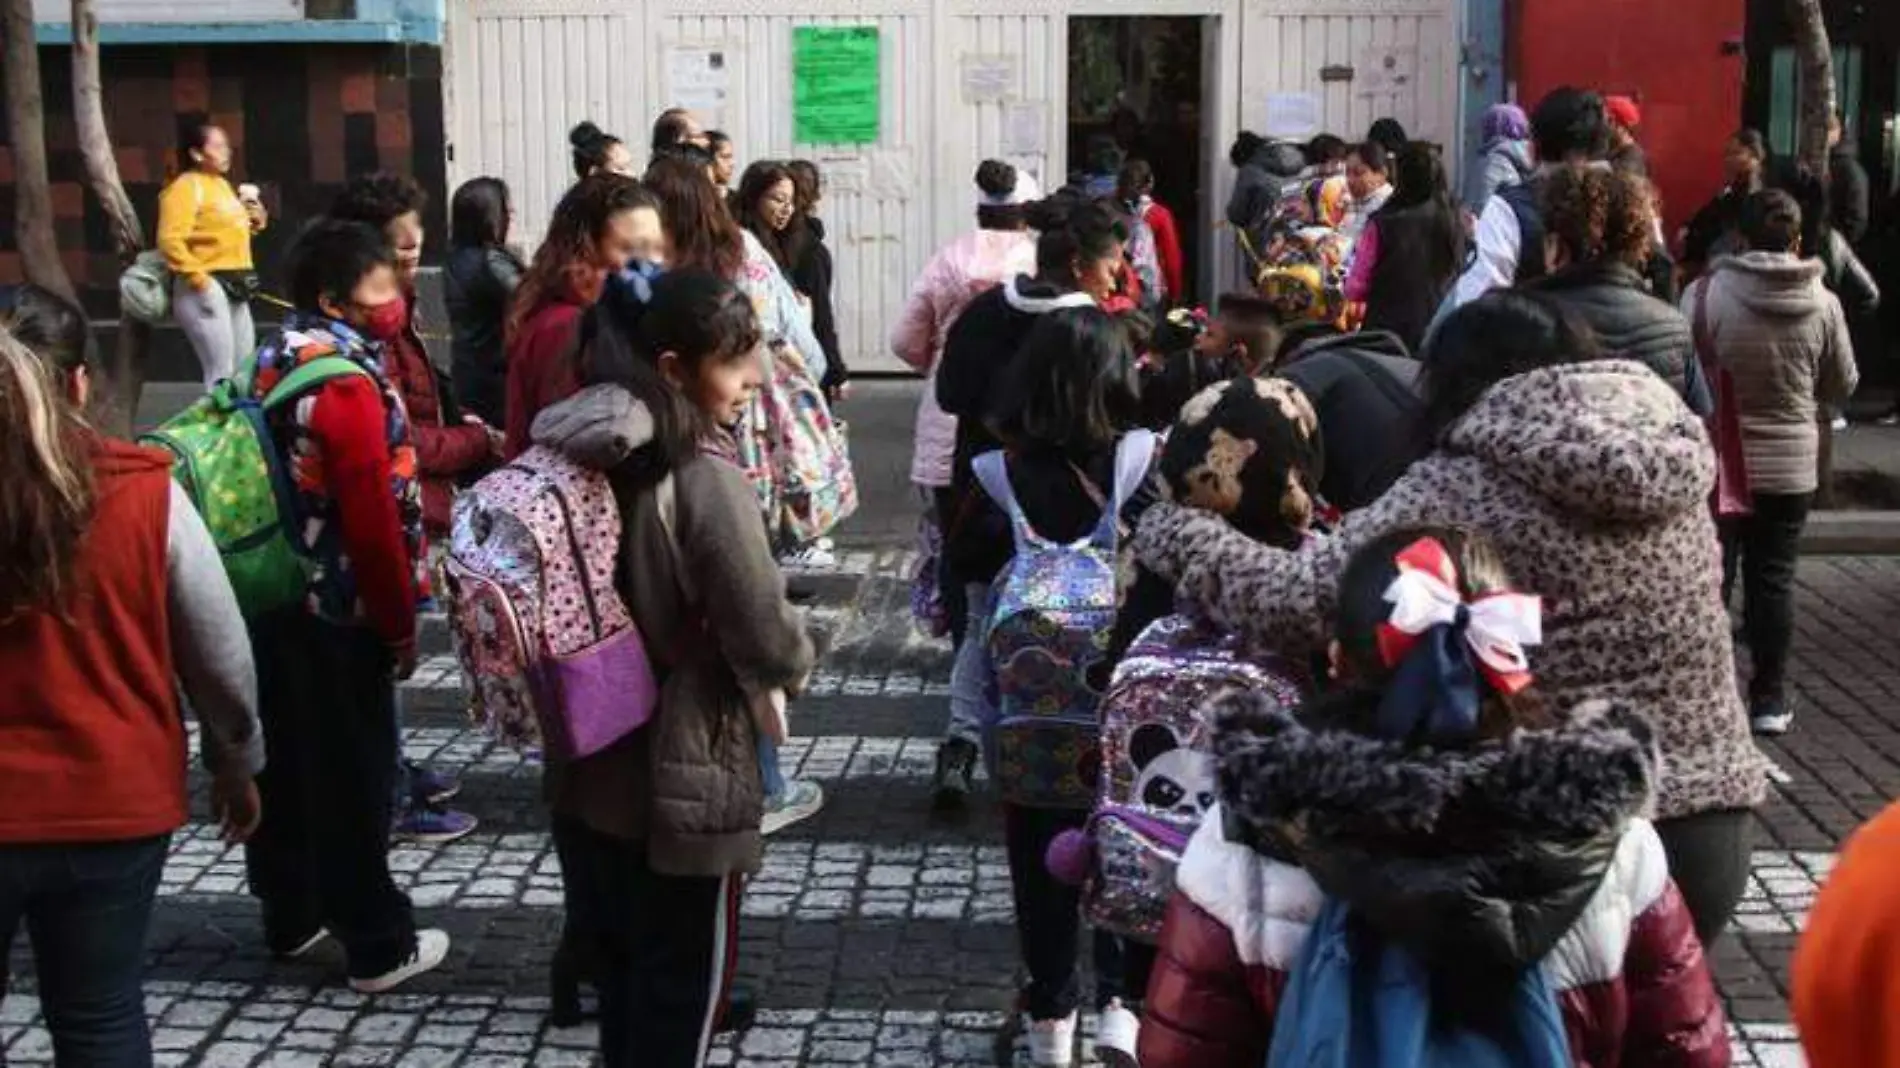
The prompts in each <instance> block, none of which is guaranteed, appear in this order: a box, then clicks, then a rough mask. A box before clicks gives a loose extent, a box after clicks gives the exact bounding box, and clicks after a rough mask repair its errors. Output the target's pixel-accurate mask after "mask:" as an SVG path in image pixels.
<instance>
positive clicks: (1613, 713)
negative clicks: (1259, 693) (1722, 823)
mask: <svg viewBox="0 0 1900 1068" xmlns="http://www.w3.org/2000/svg"><path fill="white" fill-rule="evenodd" d="M1214 752H1215V757H1216V760H1217V762H1218V766H1219V772H1220V796H1221V805H1222V811H1223V814H1224V819H1225V821H1226V826H1225V829H1226V833H1227V837H1228V838H1229V839H1230V840H1233V841H1241V842H1245V843H1246V844H1248V845H1249V846H1251V847H1252V848H1254V849H1255V850H1257V851H1259V852H1262V853H1265V854H1268V855H1270V856H1273V857H1276V858H1278V859H1281V860H1284V861H1286V862H1288V863H1292V864H1296V865H1298V866H1299V867H1301V868H1304V869H1305V870H1306V871H1307V872H1308V873H1310V874H1311V875H1312V877H1313V878H1314V880H1315V881H1317V882H1318V883H1319V885H1320V886H1321V887H1322V888H1323V889H1324V890H1325V891H1326V892H1327V893H1328V894H1329V895H1332V896H1335V897H1340V898H1344V899H1346V900H1347V901H1350V902H1351V903H1352V904H1353V905H1354V906H1355V909H1356V911H1357V912H1358V913H1360V914H1361V915H1362V916H1363V917H1364V918H1365V919H1367V920H1368V921H1369V922H1370V923H1371V924H1372V925H1373V926H1374V927H1375V928H1377V929H1378V930H1379V931H1380V932H1381V933H1382V934H1384V935H1385V936H1386V937H1388V938H1393V939H1396V940H1398V941H1401V942H1403V943H1405V944H1406V945H1408V946H1409V947H1410V948H1411V949H1412V950H1413V951H1414V952H1416V953H1418V954H1419V955H1420V956H1421V958H1423V959H1424V960H1426V961H1428V962H1432V963H1434V964H1438V965H1444V966H1450V967H1485V968H1493V967H1496V968H1513V969H1516V968H1523V967H1526V966H1528V965H1530V964H1532V963H1534V962H1536V961H1539V960H1541V959H1543V957H1544V956H1545V954H1547V953H1548V952H1549V951H1550V950H1551V948H1552V947H1553V946H1555V945H1556V944H1557V942H1558V940H1559V939H1561V938H1562V937H1563V935H1564V932H1565V931H1567V930H1569V928H1570V926H1571V924H1572V923H1574V922H1575V921H1576V919H1577V917H1578V916H1579V915H1580V914H1581V913H1582V911H1583V909H1584V907H1585V906H1586V905H1587V904H1588V903H1589V901H1590V899H1591V897H1592V895H1594V894H1595V892H1596V889H1597V886H1598V884H1599V883H1601V882H1602V880H1603V876H1604V873H1605V871H1606V870H1607V869H1608V867H1609V865H1610V863H1611V861H1612V860H1613V859H1614V856H1615V853H1616V849H1617V844H1618V842H1619V841H1620V839H1621V837H1622V834H1623V831H1624V829H1625V827H1626V826H1627V825H1628V823H1629V821H1630V820H1631V819H1632V818H1633V817H1636V816H1638V815H1641V814H1643V812H1644V810H1645V809H1646V808H1647V807H1648V806H1649V804H1650V801H1651V792H1652V788H1653V783H1654V780H1655V775H1656V765H1657V759H1658V758H1657V756H1656V748H1655V739H1654V737H1653V735H1652V733H1651V731H1650V728H1649V725H1648V724H1647V723H1646V722H1645V721H1644V720H1643V719H1642V718H1641V717H1640V716H1639V715H1637V714H1635V713H1634V712H1633V711H1632V710H1630V709H1628V708H1624V707H1619V706H1611V705H1609V704H1607V703H1598V704H1596V705H1593V706H1586V707H1584V708H1581V709H1579V710H1577V711H1576V712H1574V713H1573V714H1571V715H1570V716H1568V717H1566V720H1565V725H1563V726H1560V727H1557V728H1554V729H1550V730H1538V731H1528V730H1527V731H1519V732H1517V733H1516V734H1514V735H1513V736H1511V737H1510V738H1509V739H1507V740H1505V741H1502V742H1497V743H1487V744H1481V745H1478V746H1474V747H1472V748H1470V749H1465V750H1434V749H1426V748H1408V747H1407V746H1405V745H1403V744H1401V743H1397V742H1390V741H1384V740H1381V739H1376V738H1370V737H1366V736H1364V735H1359V734H1354V733H1350V732H1346V731H1341V730H1319V729H1313V728H1310V727H1309V726H1307V725H1304V724H1302V723H1301V722H1300V721H1299V720H1298V719H1297V718H1295V716H1294V715H1293V714H1292V713H1289V712H1287V711H1286V710H1284V709H1282V708H1280V707H1278V706H1275V705H1271V704H1269V703H1267V702H1264V701H1262V700H1260V699H1259V698H1257V697H1255V696H1252V695H1247V694H1239V693H1236V694H1230V695H1228V696H1226V697H1224V698H1222V699H1220V700H1219V701H1218V702H1217V703H1216V708H1215V734H1214Z"/></svg>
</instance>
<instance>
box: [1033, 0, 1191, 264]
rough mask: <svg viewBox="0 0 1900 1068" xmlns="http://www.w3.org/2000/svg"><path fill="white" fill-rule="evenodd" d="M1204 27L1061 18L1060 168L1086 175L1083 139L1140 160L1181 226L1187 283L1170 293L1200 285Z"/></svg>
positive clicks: (1078, 177) (1138, 19)
mask: <svg viewBox="0 0 1900 1068" xmlns="http://www.w3.org/2000/svg"><path fill="white" fill-rule="evenodd" d="M1204 32H1212V24H1211V23H1210V22H1209V21H1208V20H1203V19H1199V18H1193V17H1186V18H1182V17H1171V18H1158V17H1157V18H1149V17H1146V16H1094V15H1090V16H1076V17H1073V18H1070V19H1069V101H1068V106H1069V114H1068V118H1069V122H1068V130H1069V144H1068V150H1069V171H1070V178H1071V179H1072V180H1075V181H1081V182H1087V181H1088V180H1089V179H1090V178H1091V177H1093V175H1092V174H1091V173H1090V172H1091V171H1092V170H1096V169H1099V165H1098V164H1096V163H1095V161H1094V160H1092V158H1091V149H1092V148H1096V147H1099V146H1101V145H1104V144H1106V143H1107V141H1112V142H1113V143H1114V144H1115V146H1116V147H1117V148H1118V149H1119V150H1120V152H1121V154H1122V155H1123V156H1124V157H1126V158H1130V159H1143V160H1146V161H1148V164H1149V165H1150V166H1152V167H1153V168H1154V172H1155V193H1154V196H1155V200H1157V201H1159V202H1160V203H1162V204H1165V205H1167V206H1168V208H1169V210H1171V211H1172V212H1174V217H1175V221H1176V223H1177V224H1178V226H1179V229H1180V232H1181V252H1182V258H1183V260H1184V261H1185V262H1186V264H1187V270H1186V283H1187V292H1186V293H1185V294H1180V295H1177V297H1176V298H1175V299H1178V300H1191V299H1193V298H1194V297H1195V296H1196V295H1197V294H1199V293H1200V282H1199V279H1198V278H1197V275H1198V271H1197V267H1198V265H1199V258H1200V251H1201V243H1202V240H1203V235H1202V230H1203V229H1204V227H1203V226H1202V219H1203V212H1202V200H1203V196H1204V193H1203V191H1202V188H1201V183H1202V180H1203V175H1204V171H1205V168H1204V167H1203V166H1202V160H1203V153H1204V152H1205V151H1207V148H1206V145H1205V144H1204V142H1203V130H1204V129H1206V124H1205V123H1203V121H1202V114H1203V106H1204V104H1205V103H1206V102H1205V101H1204V100H1203V94H1204V92H1205V85H1206V79H1205V78H1204V77H1203V70H1202V62H1203V59H1202V57H1203V51H1202V48H1203V44H1204V39H1203V36H1202V35H1203V33H1204ZM1095 155H1097V156H1099V155H1100V153H1099V152H1098V153H1095Z"/></svg>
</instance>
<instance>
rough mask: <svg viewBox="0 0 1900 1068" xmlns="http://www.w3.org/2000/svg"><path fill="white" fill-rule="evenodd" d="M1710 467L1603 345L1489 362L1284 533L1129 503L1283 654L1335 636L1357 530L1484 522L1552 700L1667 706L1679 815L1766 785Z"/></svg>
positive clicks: (1376, 532)
mask: <svg viewBox="0 0 1900 1068" xmlns="http://www.w3.org/2000/svg"><path fill="white" fill-rule="evenodd" d="M1714 480H1715V466H1714V458H1713V454H1712V453H1711V451H1710V449H1709V443H1708V437H1707V435H1706V434H1705V433H1704V431H1703V428H1702V421H1701V420H1700V419H1699V418H1697V417H1696V416H1695V415H1694V414H1693V413H1692V412H1690V411H1689V409H1688V407H1687V406H1686V405H1684V404H1683V402H1682V400H1681V398H1680V397H1678V396H1677V395H1676V393H1675V391H1673V390H1671V389H1670V388H1669V386H1668V385H1667V384H1666V383H1664V382H1663V381H1662V379H1660V378H1657V377H1656V375H1655V374H1654V373H1653V372H1651V371H1650V370H1649V368H1647V367H1645V366H1643V365H1642V364H1638V363H1631V362H1628V361H1620V360H1606V361H1601V362H1596V363H1586V364H1573V365H1569V366H1563V367H1552V368H1547V369H1545V370H1541V371H1534V372H1532V373H1530V374H1526V375H1520V376H1518V377H1516V378H1511V379H1506V380H1505V381H1503V382H1500V383H1499V384H1498V385H1496V386H1494V387H1492V389H1491V390H1490V392H1488V393H1486V394H1485V395H1484V396H1483V397H1482V398H1481V399H1480V400H1479V401H1478V402H1477V403H1476V404H1475V405H1473V406H1472V408H1471V410H1470V411H1469V412H1467V413H1466V414H1465V416H1464V418H1462V419H1461V420H1459V421H1458V422H1457V423H1455V424H1454V425H1453V426H1452V428H1451V430H1450V431H1449V432H1448V433H1447V435H1446V438H1445V441H1444V443H1443V444H1442V445H1441V446H1440V448H1439V449H1438V450H1436V451H1434V452H1433V453H1431V454H1430V455H1428V456H1426V457H1425V458H1423V459H1421V460H1419V461H1418V462H1416V463H1414V464H1413V465H1412V466H1411V468H1410V469H1409V470H1407V471H1406V473H1405V474H1404V475H1403V476H1401V477H1400V478H1399V480H1398V481H1397V482H1396V483H1394V484H1393V486H1392V488H1391V489H1390V490H1389V491H1387V492H1386V494H1385V495H1384V496H1383V497H1380V498H1379V499H1378V500H1376V501H1374V502H1372V503H1371V504H1369V505H1367V506H1366V507H1365V508H1362V509H1360V510H1359V511H1356V512H1352V513H1349V514H1348V515H1347V516H1346V518H1345V520H1344V521H1343V522H1342V523H1341V524H1340V526H1339V527H1338V529H1337V530H1336V531H1335V532H1334V534H1333V536H1332V537H1329V538H1323V539H1313V540H1311V541H1309V542H1308V543H1307V545H1306V546H1305V547H1304V548H1302V549H1300V550H1299V551H1297V552H1287V551H1285V550H1281V549H1274V548H1270V547H1268V546H1265V545H1261V544H1259V543H1258V542H1255V541H1253V540H1251V539H1249V538H1247V537H1246V536H1245V535H1242V534H1240V533H1238V532H1236V531H1234V529H1233V528H1232V527H1230V526H1228V525H1227V524H1226V523H1225V522H1223V521H1221V520H1220V519H1218V518H1216V517H1214V516H1211V515H1208V514H1206V513H1202V512H1196V511H1193V510H1190V509H1184V508H1179V507H1176V506H1173V505H1166V504H1157V505H1155V506H1154V507H1153V508H1151V509H1149V511H1148V513H1147V514H1146V515H1145V516H1144V517H1143V518H1142V521H1141V526H1140V529H1139V531H1138V532H1137V534H1136V537H1135V542H1134V548H1135V552H1136V555H1137V556H1138V557H1139V558H1140V560H1141V562H1142V563H1144V564H1146V565H1147V566H1148V567H1149V568H1151V569H1153V570H1154V571H1155V572H1157V573H1159V574H1161V575H1162V576H1164V577H1166V578H1170V579H1173V580H1174V581H1175V582H1176V583H1177V585H1178V587H1179V591H1180V594H1181V596H1182V597H1184V598H1186V599H1187V601H1188V602H1190V603H1191V604H1193V605H1194V606H1196V607H1197V608H1198V609H1199V610H1200V611H1202V612H1204V613H1206V614H1207V615H1208V616H1210V617H1211V618H1212V619H1213V620H1214V621H1215V622H1218V623H1221V624H1223V625H1225V626H1229V627H1234V628H1237V629H1239V630H1241V631H1243V632H1246V633H1247V634H1249V635H1251V636H1253V637H1255V638H1258V639H1260V640H1263V641H1265V642H1267V643H1269V644H1271V645H1273V646H1274V647H1276V648H1277V649H1279V651H1280V652H1282V653H1284V654H1286V655H1289V656H1295V657H1297V656H1300V655H1303V654H1306V653H1316V652H1318V651H1319V650H1321V649H1322V648H1324V645H1325V642H1326V641H1327V639H1328V638H1330V637H1331V634H1332V627H1333V619H1334V615H1335V613H1336V612H1337V610H1338V598H1339V579H1340V576H1341V574H1342V573H1343V572H1344V570H1345V567H1346V563H1347V561H1348V560H1349V559H1351V557H1352V555H1353V553H1355V552H1356V551H1358V550H1359V548H1360V547H1361V546H1364V545H1365V544H1366V543H1368V542H1370V541H1372V540H1373V539H1375V538H1377V537H1379V536H1381V535H1383V534H1385V533H1387V532H1389V531H1392V530H1397V529H1401V528H1405V527H1413V526H1418V525H1422V524H1434V525H1449V526H1463V527H1469V528H1472V529H1475V530H1478V531H1481V532H1482V533H1483V534H1485V535H1486V536H1487V537H1489V538H1490V539H1491V541H1492V542H1493V543H1494V544H1496V545H1497V547H1498V550H1499V552H1500V553H1501V554H1502V555H1503V557H1504V562H1505V564H1506V566H1507V567H1508V568H1509V569H1510V571H1511V574H1512V576H1513V578H1514V579H1515V580H1516V582H1517V584H1518V586H1519V588H1520V589H1522V590H1524V591H1526V592H1528V593H1535V594H1538V595H1539V596H1541V597H1543V599H1544V644H1543V645H1541V646H1539V647H1537V648H1535V649H1532V650H1531V653H1530V659H1531V668H1532V670H1533V671H1534V672H1535V674H1536V677H1537V683H1538V687H1539V689H1540V690H1541V691H1542V692H1543V694H1544V697H1545V698H1546V700H1547V701H1548V702H1549V704H1550V707H1553V708H1576V707H1578V706H1580V705H1582V704H1584V703H1586V702H1588V701H1592V700H1597V699H1605V700H1610V701H1615V702H1623V703H1628V704H1630V705H1632V706H1635V707H1639V708H1646V709H1659V710H1667V714H1666V715H1661V714H1659V716H1658V722H1657V723H1656V724H1655V728H1656V732H1657V736H1658V738H1659V740H1660V744H1661V748H1662V752H1663V775H1662V783H1661V790H1660V799H1659V808H1660V812H1661V815H1662V816H1663V817H1664V818H1669V817H1676V816H1687V815H1691V814H1694V813H1699V812H1711V811H1717V810H1724V809H1735V808H1746V807H1750V806H1753V805H1755V804H1757V803H1759V802H1760V801H1761V799H1762V797H1763V795H1764V794H1765V792H1766V790H1767V779H1766V777H1765V775H1764V771H1765V765H1764V764H1763V762H1762V759H1761V755H1760V753H1759V752H1758V751H1757V750H1756V749H1755V745H1754V742H1753V740H1752V739H1751V738H1750V736H1749V728H1748V722H1747V720H1746V718H1745V717H1744V716H1743V714H1742V703H1741V697H1740V695H1739V694H1738V693H1737V691H1736V689H1735V657H1734V651H1733V648H1732V647H1731V645H1730V642H1729V624H1728V614H1727V613H1726V612H1725V611H1724V610H1723V608H1722V604H1721V601H1720V598H1719V596H1718V592H1717V589H1716V583H1715V582H1714V580H1713V576H1714V575H1716V574H1718V573H1719V568H1720V560H1719V559H1718V556H1717V546H1716V538H1715V529H1714V523H1713V521H1712V520H1711V519H1710V517H1709V509H1708V504H1707V501H1708V496H1709V490H1710V488H1711V487H1712V486H1713V484H1714Z"/></svg>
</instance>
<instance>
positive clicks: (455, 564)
mask: <svg viewBox="0 0 1900 1068" xmlns="http://www.w3.org/2000/svg"><path fill="white" fill-rule="evenodd" d="M670 489H671V483H670V482H666V483H663V484H662V492H670ZM619 546H620V510H619V508H618V506H617V505H616V504H615V501H614V495H613V489H612V487H611V486H610V485H609V484H608V482H607V476H606V475H604V474H602V473H601V472H599V471H593V470H590V469H588V468H585V467H582V466H580V465H578V464H576V463H574V462H573V461H572V460H569V459H568V458H567V457H566V456H564V455H562V454H561V453H560V452H557V451H556V450H554V449H550V448H548V447H546V446H540V445H537V446H535V447H534V448H532V449H529V450H528V451H527V452H525V453H523V454H522V455H521V456H520V457H519V458H518V459H516V460H515V461H514V462H513V463H510V464H508V465H507V466H506V467H503V468H501V469H500V470H498V471H495V472H493V473H491V474H489V475H486V476H484V477H483V478H482V479H481V481H479V482H477V483H475V485H474V487H473V488H472V489H470V490H469V491H468V492H466V493H463V494H461V495H460V496H459V497H458V498H457V499H456V502H455V512H454V517H453V519H452V521H451V524H450V533H449V552H448V556H447V558H446V559H445V560H444V561H443V564H442V586H443V592H444V594H445V596H446V597H447V600H448V617H449V630H450V633H451V634H452V635H453V636H454V641H455V652H456V655H457V657H458V658H459V659H460V660H461V663H462V670H463V671H464V672H465V673H466V674H467V676H468V678H469V680H470V683H471V686H470V688H471V690H472V705H471V709H470V712H471V715H472V716H473V717H474V718H475V720H476V721H477V723H478V724H479V725H480V726H482V727H484V728H485V729H486V730H487V731H488V732H489V733H490V734H491V735H493V736H494V737H495V738H496V739H497V740H499V741H501V742H503V743H504V744H507V745H510V746H513V747H515V748H518V749H523V750H531V751H532V750H538V749H544V748H545V749H546V750H548V751H549V752H551V753H552V754H553V755H555V756H558V757H561V758H564V759H570V760H571V759H575V758H578V757H584V756H587V755H589V754H591V753H596V752H599V751H600V750H602V749H605V748H606V747H607V746H609V745H612V744H613V743H614V742H616V741H619V740H620V739H621V738H623V737H625V736H627V735H628V734H630V733H632V732H633V731H635V730H637V729H639V728H640V727H641V726H644V725H645V724H646V722H647V721H648V720H649V719H651V718H652V717H653V714H654V712H655V710H656V709H657V707H658V705H659V687H658V685H657V682H656V680H655V677H654V671H653V664H652V661H651V660H650V659H649V658H648V655H647V648H646V645H645V643H644V641H643V640H642V638H641V636H640V631H639V628H638V627H636V626H635V625H634V622H633V617H632V615H631V614H630V613H629V612H628V611H627V606H626V603H625V602H624V601H622V600H621V598H620V594H619V592H618V591H617V590H616V589H615V588H614V582H613V579H614V566H615V558H616V554H617V553H618V551H619Z"/></svg>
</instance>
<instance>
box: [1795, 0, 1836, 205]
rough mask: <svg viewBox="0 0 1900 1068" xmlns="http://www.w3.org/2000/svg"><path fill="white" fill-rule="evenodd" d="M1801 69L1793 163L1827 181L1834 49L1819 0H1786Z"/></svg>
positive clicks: (1832, 108)
mask: <svg viewBox="0 0 1900 1068" xmlns="http://www.w3.org/2000/svg"><path fill="white" fill-rule="evenodd" d="M1785 2H1786V4H1787V11H1788V23H1789V25H1790V26H1792V27H1793V29H1794V40H1795V55H1796V59H1797V62H1798V63H1799V64H1800V67H1801V104H1800V107H1801V126H1800V128H1801V143H1800V145H1799V146H1798V147H1797V148H1796V150H1795V159H1796V161H1797V162H1799V163H1800V164H1801V165H1802V166H1804V167H1806V168H1807V169H1808V170H1810V171H1812V172H1814V175H1815V176H1816V177H1818V178H1820V179H1821V180H1822V181H1826V180H1827V126H1828V120H1830V119H1832V118H1833V117H1834V110H1835V109H1834V49H1833V47H1832V46H1830V45H1829V43H1828V39H1827V19H1826V18H1825V17H1824V16H1823V15H1822V12H1821V0H1785Z"/></svg>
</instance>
